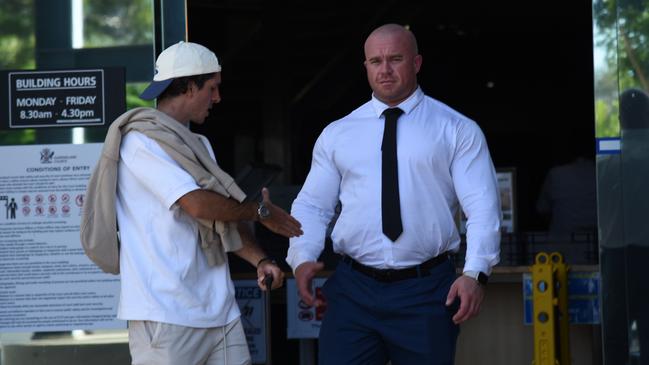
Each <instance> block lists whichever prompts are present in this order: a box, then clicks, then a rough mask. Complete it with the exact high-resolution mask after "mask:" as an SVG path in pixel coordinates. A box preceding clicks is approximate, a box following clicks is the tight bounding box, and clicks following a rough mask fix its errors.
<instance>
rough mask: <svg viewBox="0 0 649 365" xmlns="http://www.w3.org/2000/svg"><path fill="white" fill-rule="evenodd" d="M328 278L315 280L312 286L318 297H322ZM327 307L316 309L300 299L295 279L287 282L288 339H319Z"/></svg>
mask: <svg viewBox="0 0 649 365" xmlns="http://www.w3.org/2000/svg"><path fill="white" fill-rule="evenodd" d="M326 281H327V278H321V277H317V278H313V280H312V282H311V285H312V289H313V292H314V293H315V295H316V297H319V298H320V299H324V297H323V296H322V286H323V285H324V283H325V282H326ZM326 309H327V308H326V306H325V307H319V308H314V307H310V306H308V305H307V304H306V303H304V302H303V301H302V299H300V295H299V294H298V291H297V284H296V283H295V279H293V278H291V279H288V280H286V311H287V316H288V321H287V322H288V329H287V331H286V332H287V336H286V337H288V338H318V335H319V334H320V326H321V325H322V317H323V316H324V312H325V311H326Z"/></svg>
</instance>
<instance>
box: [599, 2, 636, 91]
mask: <svg viewBox="0 0 649 365" xmlns="http://www.w3.org/2000/svg"><path fill="white" fill-rule="evenodd" d="M593 15H594V17H595V22H596V24H597V26H598V28H600V29H601V30H602V33H601V37H600V39H599V44H598V45H599V46H601V47H604V48H605V49H606V55H607V61H608V62H609V63H610V64H612V65H615V64H616V63H617V68H615V67H613V68H612V69H613V70H615V69H617V70H619V72H618V75H617V77H618V82H619V88H620V90H626V89H628V88H631V87H638V86H639V87H641V88H642V89H644V90H645V91H649V0H618V1H612V0H595V1H594V2H593Z"/></svg>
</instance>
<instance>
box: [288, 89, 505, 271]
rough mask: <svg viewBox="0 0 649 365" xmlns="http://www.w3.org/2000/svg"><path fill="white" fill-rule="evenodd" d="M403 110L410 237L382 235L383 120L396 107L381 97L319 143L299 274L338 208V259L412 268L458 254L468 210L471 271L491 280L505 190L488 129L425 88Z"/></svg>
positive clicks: (294, 256) (306, 198) (297, 209)
mask: <svg viewBox="0 0 649 365" xmlns="http://www.w3.org/2000/svg"><path fill="white" fill-rule="evenodd" d="M398 107H399V108H401V109H402V110H403V111H404V113H403V114H402V115H401V117H399V120H398V125H397V149H398V151H397V156H398V157H397V159H398V169H399V195H400V199H401V219H402V224H403V233H402V234H401V236H399V238H398V239H397V240H396V241H395V242H392V241H391V240H390V239H389V238H388V237H386V236H385V235H384V234H383V232H382V222H381V142H382V138H383V127H384V117H383V116H382V115H381V114H382V113H383V111H384V110H385V109H387V108H388V105H386V104H384V103H382V102H380V101H379V100H378V99H376V98H374V97H372V100H370V101H369V102H367V103H365V104H364V105H362V106H361V107H360V108H358V109H356V110H354V111H353V112H352V113H351V114H349V115H347V116H346V117H344V118H342V119H340V120H338V121H335V122H333V123H331V124H330V125H328V126H327V127H326V128H325V129H324V131H323V132H322V134H321V135H320V137H319V138H318V140H317V141H316V144H315V147H314V150H313V160H312V164H311V171H310V172H309V175H308V176H307V178H306V181H305V183H304V186H303V187H302V190H301V191H300V193H299V194H298V196H297V198H296V199H295V201H294V202H293V206H292V210H291V214H292V215H293V216H294V217H295V218H296V219H298V220H299V221H300V222H301V223H302V229H303V231H304V234H303V235H302V236H300V237H294V238H291V240H290V247H289V250H288V255H287V259H286V260H287V262H288V263H289V264H290V265H291V267H292V268H293V270H295V269H296V268H297V267H298V266H299V265H300V264H301V263H303V262H306V261H316V260H317V258H318V256H320V254H321V252H322V250H323V248H324V240H325V234H326V229H327V226H328V224H329V223H330V221H331V219H332V217H333V216H334V209H335V207H336V204H337V203H338V201H340V202H341V204H342V210H341V213H340V216H339V217H338V219H337V221H336V224H335V227H334V229H333V232H332V233H331V239H332V241H333V249H334V252H337V253H339V254H344V255H348V256H350V257H352V258H353V259H355V260H356V261H359V262H361V263H362V264H365V265H368V266H372V267H376V268H404V267H409V266H413V265H417V264H420V263H422V262H423V261H426V260H427V259H429V258H431V257H434V256H437V255H439V254H441V253H444V252H448V251H457V250H458V249H459V245H460V236H459V234H458V231H457V227H456V222H455V216H456V213H457V211H458V209H459V205H461V206H462V208H463V210H464V212H465V214H466V216H467V218H468V221H467V246H468V247H467V254H466V260H465V261H466V263H465V267H464V270H465V271H469V270H470V271H482V272H485V273H487V274H490V273H491V268H492V267H493V266H494V265H496V264H497V263H498V260H499V253H500V247H499V244H500V220H501V212H500V201H499V194H498V183H497V180H496V173H495V170H494V167H493V163H492V161H491V157H490V156H489V150H488V148H487V143H486V141H485V138H484V135H483V134H482V131H481V130H480V128H479V127H478V125H477V124H476V123H475V122H473V121H471V120H470V119H468V118H466V117H465V116H463V115H461V114H459V113H458V112H456V111H454V110H453V109H451V108H449V107H448V106H446V105H444V104H442V103H440V102H439V101H437V100H434V99H432V98H430V97H428V96H426V95H424V93H423V92H422V91H421V89H419V88H418V89H417V90H416V91H415V92H414V93H413V94H412V95H411V96H410V97H409V98H408V99H406V100H404V101H403V102H402V103H401V104H399V105H398ZM458 203H459V204H458Z"/></svg>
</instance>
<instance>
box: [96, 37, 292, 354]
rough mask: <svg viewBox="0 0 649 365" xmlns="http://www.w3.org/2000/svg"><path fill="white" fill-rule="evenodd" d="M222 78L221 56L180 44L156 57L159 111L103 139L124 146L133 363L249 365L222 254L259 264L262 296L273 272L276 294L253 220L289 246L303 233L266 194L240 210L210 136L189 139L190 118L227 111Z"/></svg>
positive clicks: (123, 231) (126, 303) (150, 93)
mask: <svg viewBox="0 0 649 365" xmlns="http://www.w3.org/2000/svg"><path fill="white" fill-rule="evenodd" d="M220 81H221V66H220V65H219V63H218V60H217V58H216V56H215V55H214V53H212V52H211V51H210V50H208V49H207V48H205V47H203V46H201V45H198V44H195V43H189V42H179V43H177V44H175V45H173V46H171V47H169V48H167V49H166V50H165V51H164V52H162V53H161V54H160V56H159V57H158V60H157V61H156V74H155V77H154V79H153V82H152V83H151V84H150V85H149V87H148V88H147V89H146V90H145V91H144V92H143V93H142V95H141V97H142V98H144V99H153V98H157V102H158V103H157V109H152V108H137V109H134V110H131V111H128V112H126V113H125V114H124V115H122V116H121V117H120V118H119V119H117V120H116V121H115V122H114V123H113V125H112V126H111V130H109V133H108V136H107V140H106V143H105V146H104V149H105V150H106V149H110V148H113V149H115V146H119V155H118V156H119V157H118V159H119V162H118V164H117V171H116V173H117V177H116V185H117V186H116V189H117V190H116V191H117V195H116V204H115V206H116V214H117V224H118V227H119V231H120V241H121V246H120V256H119V270H120V272H121V275H122V280H121V286H122V291H121V298H120V304H119V312H118V318H120V319H123V320H128V324H129V343H130V350H131V356H132V358H133V364H156V365H160V364H175V365H177V364H249V363H250V362H251V360H250V354H249V351H248V347H247V343H246V337H245V334H244V332H243V328H242V325H241V321H240V318H239V317H240V312H239V308H238V307H237V304H236V301H235V291H234V287H233V283H232V281H231V278H230V273H229V269H228V263H227V255H226V254H225V253H226V252H233V253H234V254H236V255H238V256H240V257H242V258H243V259H245V260H246V261H248V262H250V263H251V264H252V265H253V266H256V267H257V275H258V278H259V286H260V288H261V289H262V290H267V289H268V288H266V286H265V283H264V281H263V279H264V277H265V276H267V275H272V277H273V279H274V280H273V282H272V283H273V284H272V286H273V288H275V287H278V286H280V285H282V282H283V273H282V272H281V270H280V269H279V267H278V266H277V265H276V264H275V262H274V261H273V260H272V259H270V258H268V257H267V256H265V255H264V252H263V251H262V250H261V249H260V248H259V246H257V245H256V243H255V242H254V238H253V235H252V233H251V231H250V229H249V225H248V224H247V222H246V221H259V222H260V223H261V224H263V225H264V226H266V227H267V228H269V229H270V230H272V231H273V232H275V233H278V234H282V235H284V236H286V237H293V236H296V235H300V234H302V231H301V229H300V223H299V222H298V221H297V220H295V219H294V218H293V217H291V216H290V215H289V214H288V213H286V212H285V211H284V210H283V209H281V208H279V207H278V206H276V205H274V204H273V203H272V202H271V201H270V199H269V193H268V190H267V189H264V190H263V191H262V196H263V201H261V202H251V201H245V200H244V198H245V194H244V193H243V192H242V191H241V190H240V189H239V188H238V187H237V185H236V183H234V182H233V180H232V178H231V177H230V176H229V175H227V174H226V173H225V172H223V171H221V170H220V168H219V167H218V165H217V164H216V161H215V158H214V152H213V151H212V148H211V146H210V144H209V142H208V141H207V139H206V138H205V137H204V136H201V135H197V134H194V133H191V132H189V128H188V127H189V123H190V121H191V122H194V123H198V124H201V123H203V122H204V121H205V118H206V117H207V116H208V114H209V111H210V108H211V107H212V106H213V105H214V104H216V103H218V102H220V100H221V98H220V94H219V84H220ZM120 138H121V144H120V142H119V139H120ZM115 140H117V142H115ZM107 146H108V147H107ZM111 146H112V147H111ZM108 152H110V151H108ZM105 154H106V153H104V155H105ZM105 174H107V173H105Z"/></svg>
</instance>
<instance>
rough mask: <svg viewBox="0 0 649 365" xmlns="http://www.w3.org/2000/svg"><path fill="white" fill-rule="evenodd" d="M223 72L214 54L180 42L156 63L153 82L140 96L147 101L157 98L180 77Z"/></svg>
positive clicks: (195, 44) (191, 44)
mask: <svg viewBox="0 0 649 365" xmlns="http://www.w3.org/2000/svg"><path fill="white" fill-rule="evenodd" d="M213 72H221V65H219V60H218V59H217V58H216V55H215V54H214V52H212V51H210V50H209V49H207V48H205V47H203V46H201V45H200V44H198V43H191V42H183V41H180V42H178V43H176V44H174V45H173V46H171V47H169V48H167V49H165V50H164V51H162V53H160V56H158V60H157V61H156V63H155V74H154V76H153V81H152V82H151V84H149V86H148V87H147V88H146V89H145V90H144V91H143V92H142V94H140V97H141V98H142V99H145V100H151V99H155V98H157V97H158V96H159V95H160V94H162V92H163V91H165V89H167V87H168V86H169V84H171V82H172V81H173V80H174V79H176V78H179V77H184V76H193V75H202V74H209V73H213Z"/></svg>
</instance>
